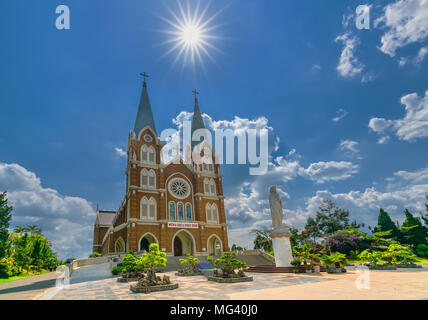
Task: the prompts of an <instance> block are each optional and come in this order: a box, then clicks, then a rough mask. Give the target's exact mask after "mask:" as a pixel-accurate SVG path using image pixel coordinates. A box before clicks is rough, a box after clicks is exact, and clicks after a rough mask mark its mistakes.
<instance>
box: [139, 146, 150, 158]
mask: <svg viewBox="0 0 428 320" xmlns="http://www.w3.org/2000/svg"><path fill="white" fill-rule="evenodd" d="M148 159H149V150H148V148H147V146H146V145H145V144H143V146H142V147H141V161H142V162H148Z"/></svg>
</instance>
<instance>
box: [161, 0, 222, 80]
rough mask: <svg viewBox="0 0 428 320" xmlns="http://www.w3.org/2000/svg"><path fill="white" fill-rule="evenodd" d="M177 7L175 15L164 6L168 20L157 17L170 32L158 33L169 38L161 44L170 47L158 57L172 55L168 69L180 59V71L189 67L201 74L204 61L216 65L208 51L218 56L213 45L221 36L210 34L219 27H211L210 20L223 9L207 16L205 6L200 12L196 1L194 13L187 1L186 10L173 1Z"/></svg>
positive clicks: (212, 25)
mask: <svg viewBox="0 0 428 320" xmlns="http://www.w3.org/2000/svg"><path fill="white" fill-rule="evenodd" d="M177 5H178V9H179V10H178V14H177V13H175V12H174V11H173V10H172V9H171V8H169V7H166V9H167V10H168V12H169V14H170V15H171V18H166V17H162V16H161V17H160V18H161V19H162V20H163V21H165V22H167V23H168V24H169V27H172V30H171V29H169V30H162V32H164V33H166V34H167V35H168V36H169V39H168V40H166V41H165V42H163V44H168V45H171V47H170V48H169V50H168V51H167V52H166V53H165V54H164V55H163V56H162V57H166V56H168V55H172V54H176V56H175V58H174V60H173V63H172V65H171V68H172V67H173V66H174V65H175V64H176V63H177V62H178V61H180V60H181V61H182V67H183V68H184V67H185V66H188V65H190V66H191V67H192V68H193V70H194V72H196V68H197V67H199V66H200V67H201V68H202V69H203V71H204V72H205V64H204V59H205V58H208V59H210V60H211V61H212V62H214V63H216V61H215V59H214V57H213V56H212V54H211V53H210V51H212V50H214V51H216V52H220V53H221V50H220V49H218V48H217V47H216V46H215V44H214V42H215V40H218V39H222V37H220V36H217V35H214V34H213V33H212V32H213V31H214V30H215V29H217V28H219V27H220V25H219V24H215V25H214V24H213V21H214V19H215V18H216V17H217V16H218V15H219V14H220V13H221V12H222V11H223V9H222V10H219V11H217V12H216V13H215V14H214V15H211V16H208V14H207V12H208V9H209V3H208V4H207V5H206V6H205V7H204V8H203V9H201V7H200V1H197V3H196V7H195V8H194V10H192V9H191V8H190V5H189V1H187V3H186V7H183V5H182V3H181V1H180V0H178V1H177Z"/></svg>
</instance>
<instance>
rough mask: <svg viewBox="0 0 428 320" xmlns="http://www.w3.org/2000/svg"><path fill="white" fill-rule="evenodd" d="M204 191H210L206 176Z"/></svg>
mask: <svg viewBox="0 0 428 320" xmlns="http://www.w3.org/2000/svg"><path fill="white" fill-rule="evenodd" d="M204 191H205V193H206V194H208V193H210V181H209V180H208V179H207V178H205V179H204Z"/></svg>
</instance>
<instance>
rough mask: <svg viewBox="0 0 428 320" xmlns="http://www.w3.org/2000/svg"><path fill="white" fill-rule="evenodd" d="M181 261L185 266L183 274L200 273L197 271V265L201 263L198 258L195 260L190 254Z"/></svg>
mask: <svg viewBox="0 0 428 320" xmlns="http://www.w3.org/2000/svg"><path fill="white" fill-rule="evenodd" d="M179 261H180V263H181V264H184V265H185V267H184V269H183V270H182V273H187V274H193V273H197V272H198V270H196V265H197V264H198V263H199V259H198V258H195V257H193V256H192V255H191V254H189V253H188V254H187V255H186V259H180V260H179Z"/></svg>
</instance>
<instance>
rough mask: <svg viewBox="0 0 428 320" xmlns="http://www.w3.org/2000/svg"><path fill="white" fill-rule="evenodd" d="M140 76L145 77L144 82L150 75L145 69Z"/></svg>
mask: <svg viewBox="0 0 428 320" xmlns="http://www.w3.org/2000/svg"><path fill="white" fill-rule="evenodd" d="M140 76H142V77H143V78H144V83H146V78H148V77H149V75H148V74H147V73H146V72H145V71H144V72H143V73H140Z"/></svg>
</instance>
